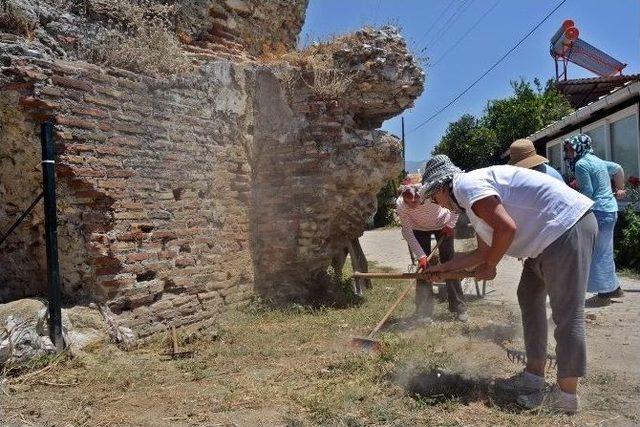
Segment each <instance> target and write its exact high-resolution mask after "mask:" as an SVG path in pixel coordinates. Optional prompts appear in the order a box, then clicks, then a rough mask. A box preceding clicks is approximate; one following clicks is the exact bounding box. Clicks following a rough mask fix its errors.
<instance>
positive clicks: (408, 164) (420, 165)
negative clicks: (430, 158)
mask: <svg viewBox="0 0 640 427" xmlns="http://www.w3.org/2000/svg"><path fill="white" fill-rule="evenodd" d="M425 162H426V160H417V161H413V160H407V161H405V162H404V164H405V168H406V169H407V172H408V173H412V172H418V169H420V173H422V172H423V171H424V163H425Z"/></svg>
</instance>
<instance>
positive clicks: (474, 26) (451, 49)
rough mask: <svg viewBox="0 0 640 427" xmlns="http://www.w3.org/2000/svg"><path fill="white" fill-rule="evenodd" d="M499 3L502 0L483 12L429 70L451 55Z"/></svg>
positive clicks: (498, 0) (499, 0)
mask: <svg viewBox="0 0 640 427" xmlns="http://www.w3.org/2000/svg"><path fill="white" fill-rule="evenodd" d="M501 1H502V0H497V1H496V2H495V3H494V4H493V6H491V7H490V8H489V9H488V10H487V11H485V12H484V13H483V14H482V16H481V17H480V19H478V20H477V21H476V22H475V23H474V24H473V25H472V26H471V27H470V28H469V29H468V30H467V31H466V32H465V33H464V34H463V35H462V36H461V37H460V38H459V39H458V40H456V42H455V43H454V44H453V45H451V46H450V47H449V48H448V49H447V50H446V51H445V52H444V53H443V54H442V55H440V56H439V57H438V59H437V60H435V61H434V62H433V65H431V67H430V68H435V67H437V66H438V64H439V63H440V62H442V60H443V59H444V58H446V57H447V55H448V54H449V53H451V51H453V50H455V48H456V47H458V45H459V44H460V43H462V40H464V39H465V38H466V37H467V36H468V35H469V34H471V32H472V31H473V30H475V29H476V27H477V26H478V25H480V23H481V22H482V20H483V19H484V18H485V17H486V16H487V15H488V14H490V13H491V12H492V11H493V9H495V8H496V7H498V5H499V4H500V2H501Z"/></svg>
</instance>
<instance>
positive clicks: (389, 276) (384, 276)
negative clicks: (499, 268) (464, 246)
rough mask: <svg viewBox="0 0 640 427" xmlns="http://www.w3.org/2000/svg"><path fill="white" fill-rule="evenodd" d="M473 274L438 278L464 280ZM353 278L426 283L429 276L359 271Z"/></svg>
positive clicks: (445, 275) (448, 274)
mask: <svg viewBox="0 0 640 427" xmlns="http://www.w3.org/2000/svg"><path fill="white" fill-rule="evenodd" d="M475 274H476V272H475V271H450V272H446V273H440V274H439V275H438V277H439V278H441V279H444V280H455V279H464V278H467V277H475ZM353 277H362V278H368V279H404V280H415V279H423V280H425V281H426V280H427V279H428V277H429V276H428V275H427V273H376V272H372V273H360V272H359V271H356V272H354V273H353Z"/></svg>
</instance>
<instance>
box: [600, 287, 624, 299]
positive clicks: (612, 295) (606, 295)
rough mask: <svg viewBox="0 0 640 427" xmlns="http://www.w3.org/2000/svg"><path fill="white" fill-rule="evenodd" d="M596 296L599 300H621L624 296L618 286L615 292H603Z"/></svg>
mask: <svg viewBox="0 0 640 427" xmlns="http://www.w3.org/2000/svg"><path fill="white" fill-rule="evenodd" d="M598 296H599V297H601V298H622V297H623V296H624V292H623V291H622V289H621V288H620V286H618V288H617V289H616V290H614V291H611V292H604V293H601V294H598Z"/></svg>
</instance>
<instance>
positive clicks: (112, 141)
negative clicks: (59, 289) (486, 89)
mask: <svg viewBox="0 0 640 427" xmlns="http://www.w3.org/2000/svg"><path fill="white" fill-rule="evenodd" d="M12 1H13V2H14V3H15V2H18V0H12ZM100 1H102V0H100ZM90 3H91V4H93V6H96V4H97V3H99V1H98V0H93V1H92V2H90ZM241 3H245V4H246V5H248V6H247V7H249V8H250V9H251V10H252V14H250V15H247V14H246V13H245V14H244V15H243V13H241V12H240V11H238V10H236V9H238V8H241ZM43 4H44V3H43ZM231 4H233V7H232V5H231ZM304 4H306V3H305V2H304V1H298V2H295V5H292V8H294V9H295V13H292V14H290V15H287V14H283V16H288V17H289V18H291V16H293V17H294V18H291V19H289V18H287V19H288V21H287V22H289V24H287V25H288V27H287V28H288V29H287V31H281V30H278V29H272V31H273V33H274V34H280V35H281V37H282V39H279V38H278V37H273V38H272V40H276V41H277V40H280V41H278V42H277V43H281V44H282V45H285V46H287V48H290V47H292V44H293V42H294V40H293V38H292V36H291V34H294V33H297V31H298V30H299V26H300V25H301V22H302V16H303V11H300V10H299V8H300V7H302V6H301V5H304ZM29 5H31V3H29ZM185 5H187V6H190V7H192V8H195V9H193V10H196V9H198V10H200V11H201V12H202V11H203V10H204V11H209V12H208V13H210V16H209V17H208V18H207V19H209V21H208V22H209V23H210V25H211V27H206V25H205V24H204V22H207V21H206V19H205V18H204V17H203V16H201V15H198V16H197V17H196V18H197V19H195V21H193V22H192V27H189V28H191V29H190V31H191V36H194V38H193V40H188V42H193V43H194V44H193V45H185V47H184V48H185V50H186V51H189V52H191V54H190V55H191V56H190V58H192V61H193V67H192V69H191V70H190V71H188V72H185V73H183V74H180V75H164V76H158V75H156V76H155V77H152V76H150V75H148V74H145V73H133V72H130V71H126V70H123V69H120V68H115V67H110V66H104V65H96V64H90V63H87V62H85V61H82V60H80V59H78V58H74V57H73V55H74V51H73V50H72V49H70V50H68V51H67V56H66V57H63V56H64V55H59V54H56V52H57V50H56V49H58V48H60V49H63V50H64V49H66V46H67V45H65V44H64V43H70V44H73V43H74V42H73V37H72V35H73V34H76V35H77V34H79V31H80V30H79V28H84V27H82V26H76V27H72V26H69V25H67V26H62V25H58V26H48V27H47V28H46V31H45V30H43V29H42V28H39V27H37V24H34V25H36V27H35V28H36V30H35V32H36V33H37V32H38V31H39V30H42V31H44V32H45V33H46V34H44V35H43V34H42V33H38V34H39V35H38V36H37V37H35V38H29V37H27V36H25V35H24V34H22V35H21V34H8V33H0V143H1V144H0V160H1V163H0V196H1V197H2V202H3V203H1V204H0V226H1V227H2V228H1V229H6V227H8V225H9V224H10V223H11V222H12V220H13V219H15V218H16V217H17V215H19V213H20V212H21V211H22V210H23V209H24V208H26V206H28V204H29V202H30V201H31V200H32V199H33V197H35V196H36V195H37V194H38V192H39V186H40V175H41V171H40V165H39V158H40V143H39V135H38V132H39V124H40V123H41V122H42V121H43V120H51V121H53V122H54V123H55V130H56V149H57V159H56V161H57V166H56V170H57V178H58V188H57V190H58V218H59V224H58V230H59V246H60V264H61V277H62V282H63V291H64V296H65V299H66V300H67V301H69V302H70V303H86V302H90V301H97V302H101V303H105V304H106V305H107V306H108V307H109V308H110V309H111V310H112V311H113V312H114V313H115V314H116V315H117V316H118V321H119V322H121V323H122V324H123V325H125V326H129V327H131V328H133V329H134V331H135V332H136V334H137V336H138V337H145V336H148V335H150V334H152V333H154V332H157V331H164V330H165V329H166V327H167V325H168V324H172V325H175V326H180V325H183V324H188V323H193V322H198V321H201V320H205V319H211V318H213V317H215V316H216V315H217V314H218V313H220V312H221V311H223V310H226V309H229V308H232V307H236V306H238V305H242V304H245V303H246V302H247V301H248V300H249V298H251V297H252V296H253V295H255V294H258V295H260V296H262V297H264V298H265V299H269V300H273V301H277V302H286V301H292V300H300V301H305V300H308V299H309V298H313V297H314V296H316V295H317V294H320V293H322V292H323V290H324V289H325V287H326V283H327V282H326V279H327V277H326V268H327V267H328V265H329V264H330V260H331V258H332V256H333V255H334V254H335V253H337V252H340V251H342V250H343V248H344V247H345V246H346V244H347V242H349V241H350V240H351V239H353V238H356V237H358V236H359V235H361V233H362V232H363V230H364V227H365V220H366V218H367V217H369V216H370V215H372V214H373V212H374V210H375V197H376V194H377V192H378V190H379V189H380V188H381V187H382V186H383V185H384V183H385V182H386V181H387V180H388V179H390V178H392V177H395V176H397V174H398V173H399V172H400V170H401V168H402V165H401V150H400V144H399V141H398V139H397V138H396V137H393V136H391V135H389V134H387V133H385V132H382V131H380V130H377V129H376V127H378V126H380V123H381V122H382V120H384V119H386V118H389V117H392V116H394V115H396V114H398V113H399V112H401V111H402V110H403V109H404V108H407V107H408V106H410V105H411V102H412V101H413V99H415V97H417V96H418V95H419V94H420V92H421V91H422V85H423V80H424V74H423V73H422V72H421V71H420V69H419V67H418V65H417V63H416V61H415V60H414V58H413V57H412V56H411V55H409V54H408V52H407V50H406V46H405V44H404V41H403V40H402V39H401V37H400V36H399V35H398V34H397V32H396V31H395V30H394V29H392V28H387V29H383V30H365V31H361V32H358V33H357V34H355V35H352V36H348V37H345V38H342V39H336V40H334V41H333V42H332V43H330V44H326V45H323V46H321V47H314V48H312V49H311V50H309V51H307V52H305V53H302V54H295V55H293V56H292V57H283V58H281V59H279V60H277V61H273V62H270V63H264V62H258V61H255V60H250V59H248V58H250V57H251V55H257V54H260V53H261V52H260V49H257V50H255V51H251V46H254V45H255V44H256V43H257V42H256V41H255V40H253V39H251V38H250V37H248V36H243V35H242V34H243V33H242V31H241V29H239V28H237V27H236V29H237V31H236V34H235V35H234V37H236V38H237V40H236V41H231V40H230V39H229V40H228V42H229V43H236V42H237V41H238V40H241V41H242V43H244V44H245V45H246V46H245V45H240V44H238V46H241V48H242V49H245V50H246V52H245V53H248V54H249V55H248V56H242V55H241V56H242V59H241V58H236V59H233V57H231V56H229V55H230V54H233V53H234V52H233V50H232V49H231V50H230V49H229V48H230V47H232V45H231V44H229V43H226V44H225V43H222V44H221V43H220V42H219V40H218V41H217V42H216V41H213V40H212V39H211V40H208V41H207V43H209V44H208V45H204V44H198V43H199V42H198V40H200V41H202V40H205V41H206V40H207V37H203V38H200V39H197V37H195V35H196V34H197V30H196V28H200V27H199V26H203V25H204V27H205V29H206V34H215V31H214V27H215V22H217V21H215V19H218V20H222V16H220V15H219V14H218V15H216V14H211V11H213V10H217V9H216V8H217V7H218V6H220V7H222V6H221V4H220V3H216V2H213V3H211V2H200V1H193V2H187V3H185V4H184V5H183V6H185ZM258 5H259V3H257V2H255V1H246V2H241V1H239V0H236V1H227V2H225V6H224V7H223V8H224V10H225V11H226V13H227V18H225V19H226V20H225V22H227V21H229V22H231V21H230V20H231V19H232V18H233V19H235V20H236V21H235V22H236V24H239V23H241V22H244V23H245V24H246V23H251V22H253V20H254V19H266V18H265V17H269V16H271V15H273V14H274V13H275V9H273V10H272V8H266V9H265V8H262V9H260V10H258V9H256V8H257V7H258ZM41 6H42V5H41ZM272 6H273V5H272ZM185 7H186V6H185ZM38 10H39V9H38ZM96 10H97V9H96ZM185 10H186V11H189V10H191V9H188V8H187V9H181V13H182V15H180V16H183V17H184V16H185V15H184V14H185V13H186V12H185ZM258 12H260V13H258ZM38 13H41V11H40V12H38ZM42 13H44V12H42ZM47 13H49V12H47ZM261 13H262V14H261ZM91 16H94V17H93V18H91V19H94V21H91V22H90V23H88V24H87V25H89V26H91V25H96V22H95V19H96V18H95V16H99V15H91ZM211 17H213V18H214V21H211ZM295 17H298V18H295ZM51 19H53V18H51ZM64 19H65V20H66V21H65V22H67V23H68V22H74V23H75V24H77V22H79V21H81V20H82V19H85V18H83V17H81V16H80V17H79V16H75V17H74V18H73V19H70V18H64ZM296 19H298V21H296ZM74 20H76V21H74ZM294 21H295V22H294ZM184 22H185V21H184V20H182V21H181V20H180V19H177V21H176V28H177V29H178V31H179V28H182V27H180V25H185V24H184ZM75 24H74V25H75ZM227 24H228V23H227ZM65 25H66V24H65ZM228 25H231V26H233V24H228ZM51 28H53V29H51ZM296 28H297V29H296ZM74 31H75V33H74ZM290 33H291V34H290ZM88 34H93V33H91V32H90V31H89V33H88ZM229 34H231V33H229ZM191 36H190V37H191ZM255 36H256V37H258V35H255ZM74 37H75V36H74ZM260 37H261V36H260ZM279 37H280V36H279ZM56 39H58V40H59V41H60V44H56V43H57V42H55V40H56ZM196 39H197V40H196ZM196 45H198V46H196ZM51 46H54V47H56V49H53V50H52V47H51ZM221 46H222V47H221ZM234 46H235V45H234ZM238 46H235V47H234V49H236V48H238V49H240V48H239V47H238ZM218 47H220V49H221V50H220V51H218V50H216V49H218ZM194 49H195V53H193V51H194ZM206 49H208V50H206ZM269 49H271V48H269ZM316 56H318V57H321V58H322V60H321V61H320V62H321V64H320V66H319V65H318V61H317V60H316V59H315V58H316ZM353 58H356V59H353ZM309 64H311V65H309ZM314 64H315V65H314ZM314 67H320V68H314ZM327 70H328V71H327ZM360 100H362V102H361V101H360ZM42 231H43V218H42V214H41V210H39V209H36V212H34V214H32V215H31V216H30V217H29V220H28V222H27V223H26V224H23V225H22V226H21V227H20V228H19V229H18V231H17V233H16V234H15V235H13V236H11V237H10V239H9V240H8V241H7V242H5V243H4V246H3V247H2V248H1V250H0V283H1V284H2V286H0V302H2V301H7V300H12V299H16V298H20V297H23V296H31V295H42V294H44V289H45V280H44V269H45V260H44V242H43V238H42Z"/></svg>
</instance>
